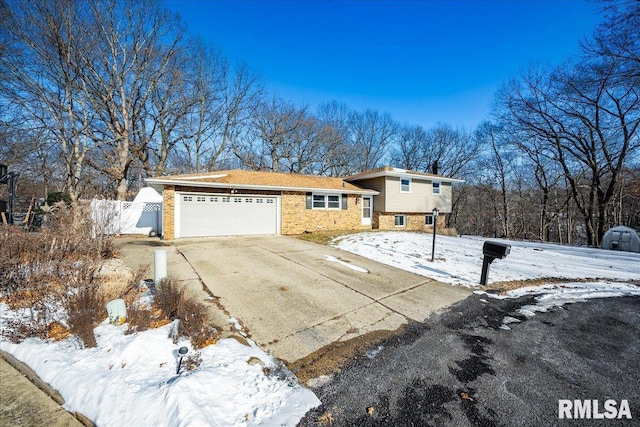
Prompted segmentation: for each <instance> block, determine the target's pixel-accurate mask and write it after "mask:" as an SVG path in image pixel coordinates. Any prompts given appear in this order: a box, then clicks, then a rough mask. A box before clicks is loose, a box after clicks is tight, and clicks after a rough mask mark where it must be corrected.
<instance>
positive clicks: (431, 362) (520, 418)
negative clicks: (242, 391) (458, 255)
mask: <svg viewBox="0 0 640 427" xmlns="http://www.w3.org/2000/svg"><path fill="white" fill-rule="evenodd" d="M480 298H481V297H480V296H477V295H474V296H472V297H470V298H468V299H466V300H464V301H462V302H461V303H459V304H457V305H455V306H453V307H451V308H450V309H448V310H446V311H445V312H444V313H442V314H439V315H436V316H432V317H431V318H429V319H427V320H426V321H425V322H424V323H421V324H412V325H411V326H410V327H409V328H408V329H407V330H406V332H405V333H403V334H402V335H399V336H395V337H392V338H390V339H388V340H387V341H386V342H384V343H383V348H379V347H378V348H373V349H370V350H369V351H368V354H365V355H362V356H359V357H358V358H356V359H355V360H354V361H353V362H352V363H351V364H350V365H348V366H347V367H346V368H344V369H343V370H342V371H341V372H340V373H338V374H336V375H335V376H334V377H333V379H332V380H331V381H330V382H329V383H327V384H325V385H323V386H321V387H319V388H317V389H314V391H315V393H316V394H317V395H318V397H319V398H320V400H321V401H322V402H323V404H322V406H320V407H319V408H317V409H315V410H313V411H311V412H309V413H308V414H307V415H306V417H305V418H304V419H303V420H302V421H301V423H300V425H302V426H315V425H332V426H547V425H579V426H588V425H604V426H614V425H640V298H638V297H625V298H608V299H597V300H591V301H588V302H584V303H575V304H567V305H565V306H564V307H563V308H555V309H553V310H552V311H550V312H547V313H538V314H536V315H535V316H534V317H531V318H529V319H528V320H524V318H522V317H521V316H518V315H517V314H516V313H515V310H516V309H517V308H519V307H521V306H522V305H525V304H528V303H531V301H532V300H531V298H530V297H526V298H520V299H518V300H494V299H487V301H488V302H487V303H484V302H482V301H480ZM505 315H510V316H513V317H518V318H521V319H523V322H522V323H516V324H511V325H510V326H511V327H512V330H510V331H508V330H502V329H499V326H500V325H501V322H502V318H503V317H504V316H505ZM559 399H570V400H574V399H598V400H599V401H600V405H602V404H603V402H604V401H605V400H607V399H614V400H616V401H617V404H618V407H619V405H620V404H621V400H622V399H626V400H628V403H629V405H630V411H631V415H632V417H633V419H631V420H609V419H604V420H561V419H558V401H559ZM601 408H602V406H601ZM601 412H602V410H601Z"/></svg>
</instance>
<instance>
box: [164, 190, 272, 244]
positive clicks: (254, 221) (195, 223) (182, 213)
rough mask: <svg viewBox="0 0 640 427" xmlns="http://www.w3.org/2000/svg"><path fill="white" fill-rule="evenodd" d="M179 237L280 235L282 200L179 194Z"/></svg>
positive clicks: (177, 218)
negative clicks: (280, 202) (280, 204)
mask: <svg viewBox="0 0 640 427" xmlns="http://www.w3.org/2000/svg"><path fill="white" fill-rule="evenodd" d="M176 202H177V203H176V225H177V227H176V228H177V229H176V237H209V236H232V235H253V234H278V231H279V230H278V212H279V206H278V205H279V199H278V197H276V196H258V195H242V194H231V195H229V194H202V193H193V194H192V193H176Z"/></svg>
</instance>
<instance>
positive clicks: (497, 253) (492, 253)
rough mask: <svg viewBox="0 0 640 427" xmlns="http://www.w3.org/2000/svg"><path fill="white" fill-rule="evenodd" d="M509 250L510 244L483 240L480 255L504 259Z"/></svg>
mask: <svg viewBox="0 0 640 427" xmlns="http://www.w3.org/2000/svg"><path fill="white" fill-rule="evenodd" d="M509 252H511V245H505V244H504V243H496V242H484V245H483V246H482V255H484V256H488V257H491V258H494V259H495V258H498V259H504V258H506V257H507V255H509Z"/></svg>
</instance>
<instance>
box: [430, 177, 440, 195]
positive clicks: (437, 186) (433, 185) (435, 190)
mask: <svg viewBox="0 0 640 427" xmlns="http://www.w3.org/2000/svg"><path fill="white" fill-rule="evenodd" d="M431 188H432V189H433V191H432V192H433V194H436V195H438V196H439V195H440V182H439V181H433V182H432V183H431Z"/></svg>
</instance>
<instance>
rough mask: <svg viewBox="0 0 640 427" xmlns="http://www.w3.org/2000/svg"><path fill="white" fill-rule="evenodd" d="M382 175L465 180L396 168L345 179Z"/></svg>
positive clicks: (360, 178)
mask: <svg viewBox="0 0 640 427" xmlns="http://www.w3.org/2000/svg"><path fill="white" fill-rule="evenodd" d="M381 176H393V177H397V178H413V179H421V180H427V181H429V180H434V179H435V180H437V181H440V182H464V179H457V178H449V177H446V176H441V175H433V174H427V173H418V172H411V171H407V170H405V169H395V168H394V169H393V170H380V171H376V172H371V173H365V174H360V175H357V174H356V175H352V176H348V177H346V178H345V179H344V180H345V181H348V182H351V181H360V180H363V179H371V178H379V177H381Z"/></svg>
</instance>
